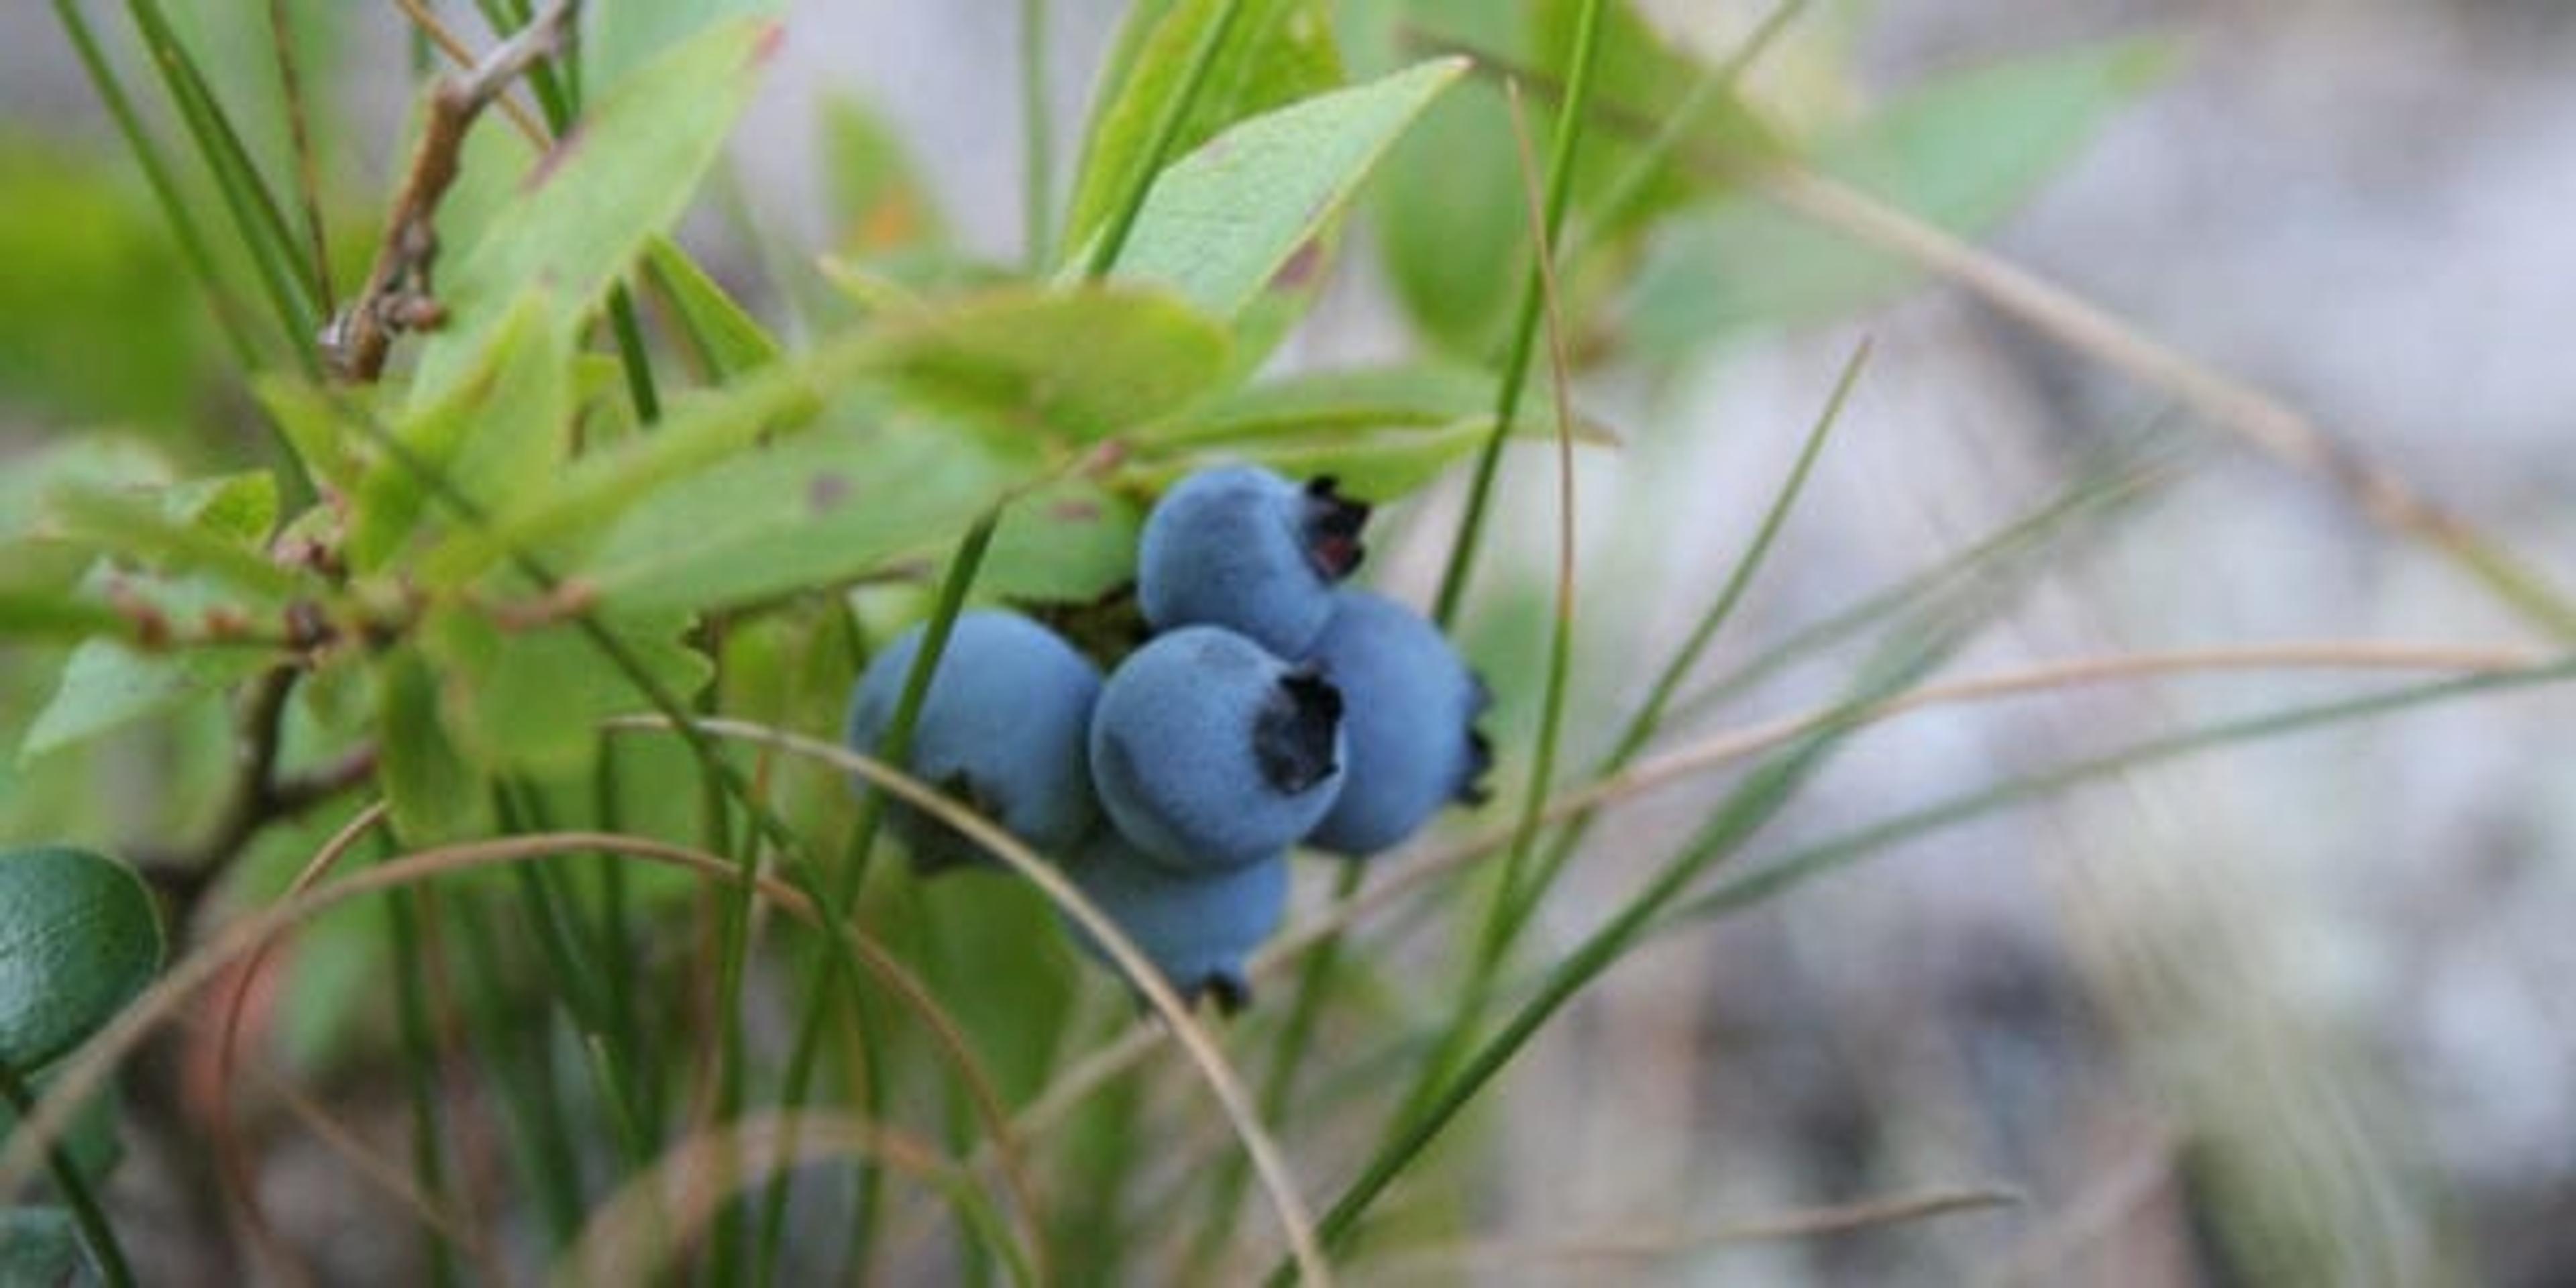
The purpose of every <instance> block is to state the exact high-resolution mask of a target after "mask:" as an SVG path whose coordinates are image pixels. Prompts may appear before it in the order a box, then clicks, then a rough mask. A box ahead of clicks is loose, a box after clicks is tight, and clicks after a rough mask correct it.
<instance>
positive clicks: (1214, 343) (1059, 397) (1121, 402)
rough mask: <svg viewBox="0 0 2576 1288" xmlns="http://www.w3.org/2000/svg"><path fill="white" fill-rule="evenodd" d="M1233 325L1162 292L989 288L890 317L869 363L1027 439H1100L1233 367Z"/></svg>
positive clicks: (939, 403)
mask: <svg viewBox="0 0 2576 1288" xmlns="http://www.w3.org/2000/svg"><path fill="white" fill-rule="evenodd" d="M1227 355H1228V341H1227V338H1226V334H1225V332H1224V331H1223V330H1222V329H1221V328H1219V327H1218V326H1216V325H1215V324H1214V323H1212V322H1210V321H1209V320H1208V319H1207V317H1205V316H1204V315H1202V314H1200V313H1198V312H1197V311H1195V310H1193V309H1191V308H1190V307H1189V306H1188V305H1186V304H1184V303H1182V302H1181V301H1180V300H1179V299H1177V298H1174V297H1173V296H1171V295H1169V294H1167V293H1165V292H1163V291H1160V290H1153V289H1138V288H1135V287H1119V286H1111V287H1085V288H1081V289H1075V290H1053V291H1038V290H1031V289H1027V288H1016V289H1005V290H999V291H991V292H986V293H984V294H981V295H976V296H969V297H966V298H963V299H956V300H943V301H941V302H939V303H938V304H936V305H934V306H931V307H928V308H925V309H922V310H919V311H917V312H909V313H906V314H903V315H901V316H894V317H889V318H886V319H885V320H884V321H883V322H882V323H881V324H880V325H879V326H878V327H876V328H875V329H874V330H872V331H870V332H869V333H867V336H866V340H865V343H864V345H863V347H862V348H861V350H860V361H861V362H862V363H863V364H864V366H865V368H866V369H867V370H869V371H871V372H873V373H875V374H878V375H880V376H882V377H884V378H885V379H887V380H888V381H889V382H890V383H891V384H892V385H893V386H894V388H895V389H896V390H897V391H898V393H900V394H901V395H902V396H904V397H905V398H906V399H908V400H910V401H912V402H915V403H917V404H920V405H921V406H924V407H927V408H930V409H932V410H936V411H939V412H942V413H947V414H950V415H955V416H960V417H964V418H968V419H971V420H973V421H975V422H977V423H978V424H979V425H981V426H984V427H987V428H993V429H998V430H1000V431H1002V432H1003V434H1004V435H1005V436H1006V437H1016V438H1019V439H1021V440H1023V441H1028V440H1033V439H1042V438H1043V437H1045V436H1051V435H1052V436H1061V437H1063V438H1067V439H1071V440H1072V441H1074V442H1078V443H1088V442H1094V441H1097V440H1099V439H1102V438H1107V437H1109V436H1111V435H1113V434H1117V433H1121V432H1123V431H1126V430H1129V429H1133V428H1135V427H1136V426H1139V425H1143V424H1146V423H1148V422H1150V421H1153V420H1156V419H1159V418H1160V417H1163V416H1166V415H1169V414H1171V413H1172V412H1173V411H1175V410H1178V409H1179V408H1180V407H1181V406H1182V405H1184V404H1186V403H1188V402H1189V401H1190V400H1192V399H1194V398H1197V397H1198V396H1200V395H1201V394H1204V393H1206V392H1207V391H1208V390H1209V389H1211V388H1213V387H1215V385H1216V383H1217V382H1218V381H1219V380H1220V379H1222V378H1223V377H1224V375H1225V374H1226V369H1227Z"/></svg>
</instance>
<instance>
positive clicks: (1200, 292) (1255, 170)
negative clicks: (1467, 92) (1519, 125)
mask: <svg viewBox="0 0 2576 1288" xmlns="http://www.w3.org/2000/svg"><path fill="white" fill-rule="evenodd" d="M1466 68H1467V64H1466V61H1465V60H1464V59H1457V58H1443V59H1435V60H1433V61H1431V62H1426V63H1421V64H1418V65H1416V66H1414V67H1411V68H1408V69H1406V70H1404V71H1401V72H1397V73H1395V74H1394V75H1391V76H1387V77H1384V78H1382V79H1379V80H1375V81H1371V82H1369V83H1367V84H1365V85H1355V86H1352V87H1351V88H1349V89H1341V90H1335V91H1333V92H1331V93H1327V94H1318V95H1316V96H1315V97H1313V98H1309V99H1305V100H1302V101H1300V102H1297V103H1293V104H1290V105H1289V106H1287V107H1283V108H1280V109H1278V110H1276V111H1273V112H1269V113H1267V114H1264V115H1261V116H1256V117H1253V118H1251V119H1249V120H1246V121H1244V122H1242V123H1240V124H1238V125H1236V126H1234V127H1233V128H1231V129H1229V130H1227V131H1226V132H1224V133H1223V134H1220V135H1217V136H1216V137H1215V138H1213V139H1210V140H1208V141H1207V143H1205V144H1204V145H1202V146H1201V147H1200V148H1199V149H1198V150H1197V151H1195V152H1192V153H1190V154H1189V155H1188V156H1185V157H1183V158H1181V159H1180V160H1178V161H1176V162H1174V163H1172V165H1171V166H1170V167H1169V168H1167V169H1165V170H1164V171H1163V173H1162V174H1161V175H1160V176H1159V177H1157V178H1156V179H1155V180H1154V186H1153V188H1152V190H1151V191H1149V192H1148V193H1147V194H1146V197H1145V205H1144V209H1143V210H1142V211H1140V212H1139V213H1138V215H1137V218H1136V227H1135V229H1134V231H1133V232H1131V233H1130V234H1129V236H1128V240H1127V245H1126V249H1125V250H1124V252H1122V253H1121V254H1120V255H1119V258H1118V271H1117V276H1118V277H1119V278H1121V279H1123V280H1129V281H1142V282H1156V283H1161V284H1164V285H1167V286H1169V287H1171V288H1172V289H1174V290H1176V291H1178V292H1180V294H1181V297H1182V298H1183V299H1186V300H1188V301H1189V302H1191V303H1192V304H1194V305H1197V306H1198V307H1199V308H1200V309H1202V310H1204V311H1206V312H1207V313H1209V314H1212V315H1214V316H1216V317H1219V318H1226V319H1232V318H1234V317H1235V316H1236V315H1237V314H1239V313H1241V312H1242V311H1243V310H1244V309H1245V308H1246V307H1247V306H1249V305H1250V304H1251V303H1252V302H1253V300H1254V299H1255V298H1256V297H1257V296H1259V295H1260V293H1261V292H1262V290H1263V289H1264V288H1265V287H1268V286H1270V285H1271V284H1272V283H1273V281H1274V280H1275V279H1277V278H1278V277H1280V275H1281V273H1282V272H1283V270H1286V269H1288V268H1289V267H1290V266H1291V264H1292V261H1293V260H1294V259H1295V257H1296V256H1297V254H1298V252H1299V251H1300V250H1301V249H1303V248H1305V247H1306V246H1307V245H1308V244H1309V243H1310V242H1312V241H1313V240H1314V239H1315V238H1316V237H1317V236H1318V235H1319V234H1320V233H1322V232H1323V230H1324V227H1325V225H1326V224H1327V223H1328V222H1330V221H1331V219H1332V218H1333V216H1334V215H1335V214H1336V213H1337V212H1338V211H1340V209H1341V207H1342V205H1343V203H1344V202H1346V201H1348V200H1349V199H1350V196H1351V194H1352V193H1353V192H1354V191H1356V190H1357V189H1358V187H1359V184H1360V181H1361V180H1362V179H1364V178H1366V177H1367V175H1368V172H1369V170H1370V168H1371V167H1372V166H1374V165H1375V164H1376V163H1377V160H1378V158H1379V157H1381V156H1383V155H1385V153H1386V150H1387V148H1388V147H1389V146H1390V145H1391V144H1393V143H1394V142H1395V140H1396V138H1397V136H1399V135H1401V134H1402V133H1403V132H1404V130H1405V128H1406V127H1407V126H1409V125H1411V124H1412V123H1413V120H1414V118H1415V117H1416V116H1418V115H1420V114H1421V112H1422V109H1423V108H1424V107H1426V106H1428V105H1429V104H1430V103H1431V101H1432V100H1433V99H1434V98H1437V97H1438V96H1439V95H1440V93H1441V91H1443V90H1445V89H1447V88H1448V87H1449V86H1450V85H1452V84H1454V83H1456V81H1457V79H1458V77H1459V76H1460V75H1462V74H1463V73H1464V72H1465V71H1466ZM1073 262H1075V263H1077V264H1078V263H1081V262H1083V257H1082V256H1081V255H1080V254H1077V255H1076V256H1075V257H1074V261H1073ZM1291 276H1292V277H1293V276H1294V275H1293V274H1292V275H1291ZM1290 284H1291V285H1294V284H1295V283H1294V282H1292V283H1290Z"/></svg>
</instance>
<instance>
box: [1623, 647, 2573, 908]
mask: <svg viewBox="0 0 2576 1288" xmlns="http://www.w3.org/2000/svg"><path fill="white" fill-rule="evenodd" d="M2570 679H2576V654H2571V655H2567V656H2564V657H2561V658H2560V659H2558V660H2555V661H2552V662H2548V663H2545V664H2542V665H2538V666H2531V667H2525V668H2519V669H2515V670H2508V671H2490V672H2486V673H2482V674H2476V675H2469V676H2463V677H2459V678H2454V679H2445V680H2436V681H2431V682H2428V683H2423V684H2413V685H2406V686H2403V687H2400V688H2396V689H2391V690H2388V691H2385V692H2381V693H2373V694H2367V695H2364V696H2362V697H2358V698H2345V699H2341V700H2337V701H2332V702H2323V703H2315V704H2311V705H2305V706H2297V707H2291V708H2288V709H2286V710H2282V711H2277V712H2272V713H2269V714H2266V715H2260V716H2252V717H2247V718H2245V719H2241V720H2231V721H2226V722H2223V723H2219V724H2214V725H2210V726H2208V727H2205V728H2201V729H2194V730H2189V731H2186V732H2183V733H2179V734H2173V735H2169V736H2166V737H2162V738H2153V739H2149V740H2147V741H2144V742H2141V743H2138V744H2136V745H2134V746H2131V747H2128V748H2125V749H2123V750H2120V751H2116V752H2111V753H2108V754H2106V755H2101V756H2095V757H2091V758H2089V759H2085V760H2078V761H2075V762H2073V763H2070V764H2066V765H2060V766H2057V767H2055V768H2053V769H2047V770H2042V771H2040V772H2038V773H2033V774H2026V775H2023V776H2021V777H2018V778H2014V779H2011V780H2009V781H2006V782H2003V783H1999V784H1997V785H1995V786H1993V787H1989V788H1985V789H1983V790H1980V791H1975V792H1970V793H1966V794H1963V795H1960V796H1955V797H1952V798H1951V799H1949V800H1946V801H1943V802H1940V803H1938V804H1934V805H1928V806H1925V807H1923V808H1921V809H1916V810H1909V811H1907V812H1906V813H1903V814H1899V815H1897V816H1896V817H1894V818H1890V819H1887V820H1884V821H1882V822H1879V823H1874V824H1871V825H1869V826H1867V827H1863V828H1859V829H1856V830H1854V831H1851V832H1847V833H1845V834H1843V835H1841V836H1838V837H1834V838H1831V839H1828V840H1824V841H1820V842H1817V843H1816V844H1814V845H1810V846H1807V847H1804V848H1802V849H1800V850H1798V851H1796V852H1794V853H1792V854H1790V855H1788V856H1786V857H1784V858H1782V859H1780V860H1778V861H1777V862H1774V863H1771V864H1767V865H1765V866H1764V867H1762V868H1761V869H1759V870H1757V871H1754V872H1749V873H1745V874H1743V875H1741V876H1739V877H1737V878H1735V879H1734V880H1732V881H1729V882H1728V883H1726V884H1725V885H1723V886H1720V887H1718V888H1716V889H1714V890H1711V891H1709V892H1707V893H1705V894H1702V895H1699V896H1696V897H1694V898H1692V899H1690V900H1689V901H1688V902H1685V903H1683V904H1681V905H1679V906H1677V907H1676V908H1674V909H1673V911H1672V913H1671V915H1670V917H1669V918H1667V921H1668V923H1669V924H1671V925H1674V926H1678V925H1681V924H1684V923H1687V922H1691V921H1696V920H1700V919H1703V918H1707V917H1711V916H1715V915H1718V914H1720V913H1723V912H1726V911H1728V910H1730V909H1734V908H1740V907H1745V906H1747V905H1750V904H1753V903H1757V902H1759V901H1761V900H1764V899H1767V898H1771V897H1772V896H1774V895H1777V894H1779V893H1781V892H1782V891H1785V890H1788V889H1789V888H1791V887H1793V886H1797V885H1801V884H1804V883H1805V882H1807V881H1810V880H1813V879H1815V878H1816V877H1819V876H1823V875H1825V874H1827V873H1830V872H1834V871H1837V870H1839V869H1841V868H1843V867H1847V866H1849V865H1850V864H1852V863H1854V862H1857V861H1859V860H1860V859H1863V858H1866V857H1868V856H1869V855H1871V854H1874V853H1877V852H1879V851H1882V850H1884V849H1886V848H1887V847H1889V846H1891V845H1895V844H1897V843H1899V842H1902V841H1907V840H1911V839H1913V838H1915V837H1918V836H1922V835H1924V834H1926V833H1929V832H1933V831H1936V830H1938V829H1940V828H1944V827H1948V826H1951V825H1953V824H1956V823H1962V822H1966V821H1968V820H1969V819H1973V818H1977V817H1979V816H1982V815H1985V814H1990V813H1993V812H1995V811H1997V810H2000V809H2004V808H2007V807H2010V806H2013V805H2020V804H2026V803H2028V802H2030V801H2033V800H2038V799H2041V798H2043V797H2047V796H2053V795H2056V794H2058V793H2060V792H2064V791H2066V790H2068V789H2070V788H2074V787H2079V786H2082V785H2084V784H2086V783H2090V782H2096V781H2099V780H2101V779H2105V778H2109V777H2113V776H2115V775H2119V774H2124V773H2129V772H2131V771H2133V770H2138V769H2143V768H2146V767H2148V766H2151V765H2155V764H2158V763H2161V762H2164V761H2169V760H2177V759H2180V758H2182V757H2185V756H2189V755H2194V754H2197V753H2199V752H2202V751H2207V750H2211V749H2214V748H2218V747H2224V746H2230V745H2233V744H2237V743H2245V742H2253V741H2258V740H2261V739H2268V738H2276V737H2282V736H2286V735H2289V734H2296V733H2305V732H2309V731H2312V730H2317V729H2323V728H2326V727H2329V726H2332V725H2337V724H2342V723H2345V722H2347V721H2352V720H2360V719H2367V718H2370V717H2373V716H2380V715H2388V714H2392V713H2395V712H2399V711H2404V710H2408V709H2410V708H2414V707H2420V706H2427V705H2430V704H2432V703H2436V702H2446V701H2450V700H2453V699H2456V698H2465V697H2472V696H2476V695H2481V694H2490V693H2505V692H2512V691H2515V690H2519V689H2526V688H2532V687H2536V686H2539V685H2545V684H2557V683H2563V682H2565V681H2568V680H2570Z"/></svg>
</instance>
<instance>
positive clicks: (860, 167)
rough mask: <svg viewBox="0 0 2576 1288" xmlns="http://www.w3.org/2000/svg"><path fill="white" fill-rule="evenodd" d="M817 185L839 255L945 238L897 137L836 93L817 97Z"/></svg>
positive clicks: (944, 226) (943, 222)
mask: <svg viewBox="0 0 2576 1288" xmlns="http://www.w3.org/2000/svg"><path fill="white" fill-rule="evenodd" d="M823 189H824V196H825V204H824V208H825V210H826V211H827V212H828V213H829V216H830V220H831V223H830V228H831V229H832V234H831V240H830V244H831V245H832V247H833V248H834V249H835V250H836V251H838V252H839V253H841V254H843V255H850V256H856V257H860V258H869V257H874V256H878V255H883V254H886V253H887V252H890V251H895V250H901V249H903V248H906V247H913V246H923V245H929V246H939V245H945V244H946V243H947V241H948V221H947V219H946V218H945V217H944V216H942V215H941V214H940V211H939V203H938V199H937V197H936V196H935V195H934V194H933V193H932V192H931V190H930V187H929V185H927V184H925V183H923V182H922V181H921V173H920V168H919V167H918V166H916V165H915V164H914V163H913V159H912V154H911V153H910V151H909V150H908V149H907V148H906V146H905V143H904V137H903V135H902V134H901V133H900V132H898V131H897V130H896V129H895V127H894V126H893V125H891V124H890V123H888V122H887V121H886V120H885V119H884V118H882V117H880V116H879V115H877V114H876V113H875V112H873V111H870V110H869V109H867V108H866V107H863V106H861V105H860V104H858V103H856V102H853V101H851V100H850V99H848V98H844V97H840V96H838V95H835V96H831V97H828V98H825V99H824V100H823Z"/></svg>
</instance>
